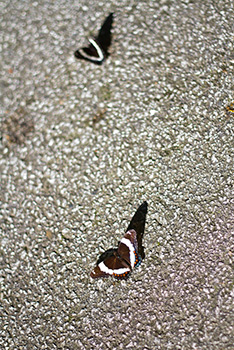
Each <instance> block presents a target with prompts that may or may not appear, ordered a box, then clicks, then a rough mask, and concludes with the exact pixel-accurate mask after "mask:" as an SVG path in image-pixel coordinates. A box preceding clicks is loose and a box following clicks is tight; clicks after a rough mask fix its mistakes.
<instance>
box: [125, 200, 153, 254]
mask: <svg viewBox="0 0 234 350" xmlns="http://www.w3.org/2000/svg"><path fill="white" fill-rule="evenodd" d="M147 211H148V204H147V202H146V201H145V202H143V203H142V204H141V205H140V206H139V208H138V209H137V211H136V212H135V214H134V215H133V217H132V220H131V221H130V224H129V225H128V228H127V231H129V230H132V229H133V230H135V231H136V234H137V243H138V253H139V254H140V256H141V258H142V259H144V257H145V253H144V247H143V246H142V238H143V235H144V231H145V221H146V214H147Z"/></svg>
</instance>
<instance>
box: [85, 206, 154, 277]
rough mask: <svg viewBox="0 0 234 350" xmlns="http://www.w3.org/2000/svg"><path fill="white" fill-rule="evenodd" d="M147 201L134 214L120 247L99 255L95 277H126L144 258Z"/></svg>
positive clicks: (92, 275)
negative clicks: (143, 239) (143, 241)
mask: <svg viewBox="0 0 234 350" xmlns="http://www.w3.org/2000/svg"><path fill="white" fill-rule="evenodd" d="M146 214H147V202H144V203H142V204H141V205H140V207H139V208H138V209H137V211H136V213H135V214H134V216H133V218H132V220H131V222H130V224H129V226H128V229H127V232H126V233H125V235H124V237H123V238H122V239H121V241H120V242H119V245H118V248H115V249H113V248H111V249H108V250H106V251H105V252H104V253H102V254H101V256H100V257H99V259H98V261H97V264H96V267H95V268H94V270H93V271H92V272H91V274H90V276H91V277H93V278H100V277H109V276H113V277H115V278H117V279H126V278H128V277H129V275H130V274H131V272H132V270H133V269H134V268H135V267H137V266H139V265H140V264H141V262H142V259H144V257H145V254H144V248H143V246H142V237H143V234H144V229H145V220H146Z"/></svg>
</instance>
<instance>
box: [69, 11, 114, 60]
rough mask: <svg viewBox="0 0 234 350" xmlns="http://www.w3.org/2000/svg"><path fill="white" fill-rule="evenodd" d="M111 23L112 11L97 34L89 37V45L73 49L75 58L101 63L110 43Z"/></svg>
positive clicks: (106, 54)
mask: <svg viewBox="0 0 234 350" xmlns="http://www.w3.org/2000/svg"><path fill="white" fill-rule="evenodd" d="M112 23H113V13H110V14H109V16H108V17H107V18H106V19H105V21H104V23H103V25H102V27H101V29H100V30H99V33H98V35H97V36H96V37H95V38H93V39H92V38H91V39H89V42H90V44H89V46H88V47H82V48H81V49H78V50H77V51H75V53H74V55H75V57H76V58H80V59H84V60H87V61H90V62H93V63H95V64H99V65H100V64H102V63H103V61H104V60H105V59H106V58H107V57H108V56H109V53H108V48H109V46H110V44H111V28H112Z"/></svg>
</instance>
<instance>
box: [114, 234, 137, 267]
mask: <svg viewBox="0 0 234 350" xmlns="http://www.w3.org/2000/svg"><path fill="white" fill-rule="evenodd" d="M117 253H118V256H120V257H121V259H122V260H123V261H125V262H126V264H127V265H128V266H129V267H130V269H131V271H132V269H133V268H134V267H137V266H139V265H140V263H141V257H140V256H139V254H138V243H137V233H136V231H135V230H129V231H127V232H126V233H125V235H124V237H123V238H122V239H121V241H120V243H119V246H118V251H117Z"/></svg>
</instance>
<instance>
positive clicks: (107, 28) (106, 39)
mask: <svg viewBox="0 0 234 350" xmlns="http://www.w3.org/2000/svg"><path fill="white" fill-rule="evenodd" d="M112 23H113V13H110V14H109V16H108V17H107V18H106V19H105V21H104V23H103V25H102V27H101V29H100V30H99V33H98V36H97V37H96V40H97V42H98V43H99V45H100V47H101V49H102V51H103V52H104V54H105V57H108V56H109V53H108V48H109V46H110V44H111V28H112Z"/></svg>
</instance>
